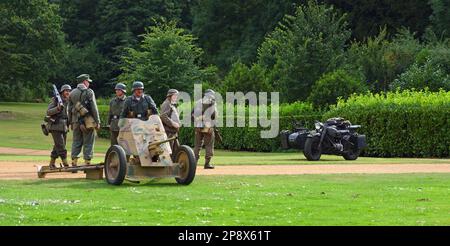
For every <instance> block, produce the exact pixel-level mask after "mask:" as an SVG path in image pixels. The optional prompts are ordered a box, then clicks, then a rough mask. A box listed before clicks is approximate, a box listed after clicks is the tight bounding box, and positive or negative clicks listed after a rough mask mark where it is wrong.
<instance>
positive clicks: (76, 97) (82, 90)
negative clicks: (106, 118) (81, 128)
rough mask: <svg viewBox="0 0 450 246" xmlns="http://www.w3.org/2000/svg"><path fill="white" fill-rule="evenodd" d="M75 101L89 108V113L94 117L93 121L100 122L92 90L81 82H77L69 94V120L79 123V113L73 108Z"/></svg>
mask: <svg viewBox="0 0 450 246" xmlns="http://www.w3.org/2000/svg"><path fill="white" fill-rule="evenodd" d="M77 102H81V103H82V104H83V105H84V106H87V105H88V106H87V107H86V109H87V110H89V114H90V115H91V116H92V117H93V118H94V120H95V122H97V123H98V124H100V116H99V114H98V108H97V102H96V101H95V94H94V91H93V90H91V89H88V88H86V86H84V85H83V84H79V85H78V86H77V88H75V89H74V90H72V92H71V93H70V96H69V122H70V123H71V124H73V123H79V118H80V115H79V113H78V112H77V110H76V109H75V105H76V103H77Z"/></svg>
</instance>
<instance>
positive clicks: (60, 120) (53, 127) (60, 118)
mask: <svg viewBox="0 0 450 246" xmlns="http://www.w3.org/2000/svg"><path fill="white" fill-rule="evenodd" d="M62 100H63V105H64V107H61V110H58V100H57V99H56V98H54V97H53V98H52V101H51V102H50V104H49V105H48V109H47V115H48V116H50V117H52V119H53V120H54V122H50V123H49V129H48V130H49V131H60V132H67V131H68V130H69V128H68V127H67V125H68V109H67V106H68V104H69V101H68V100H64V99H62Z"/></svg>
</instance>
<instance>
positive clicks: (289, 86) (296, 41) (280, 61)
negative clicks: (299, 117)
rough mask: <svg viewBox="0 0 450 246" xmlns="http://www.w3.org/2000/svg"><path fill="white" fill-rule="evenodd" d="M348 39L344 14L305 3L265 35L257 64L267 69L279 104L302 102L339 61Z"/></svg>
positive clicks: (312, 2) (319, 5)
mask: <svg viewBox="0 0 450 246" xmlns="http://www.w3.org/2000/svg"><path fill="white" fill-rule="evenodd" d="M349 37H350V30H349V29H348V28H347V23H346V21H345V15H339V14H338V13H337V11H336V10H335V9H334V8H333V7H332V6H328V5H323V4H317V2H315V1H309V2H308V4H307V5H302V6H300V7H298V8H297V10H296V13H295V15H294V16H291V15H287V16H286V17H285V18H284V20H283V22H282V23H280V24H279V25H278V27H277V28H276V29H275V30H274V31H273V32H272V33H270V34H269V35H268V36H267V38H266V39H265V41H264V43H263V44H262V46H261V47H260V48H259V51H258V62H259V64H261V65H262V66H263V67H264V68H265V69H267V71H268V76H269V80H270V81H271V82H272V86H273V88H279V90H280V92H281V96H282V98H281V99H282V101H287V102H292V101H297V100H304V99H306V98H307V97H308V95H309V92H310V91H311V87H312V85H313V83H314V82H315V81H316V80H317V79H319V78H320V76H322V74H323V73H326V72H328V71H333V70H334V69H335V68H336V67H337V66H338V65H339V64H340V63H341V62H342V58H343V54H344V48H345V43H346V42H347V40H348V39H349Z"/></svg>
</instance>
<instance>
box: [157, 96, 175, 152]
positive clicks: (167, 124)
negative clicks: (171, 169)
mask: <svg viewBox="0 0 450 246" xmlns="http://www.w3.org/2000/svg"><path fill="white" fill-rule="evenodd" d="M177 96H178V91H177V90H175V89H170V90H169V91H168V92H167V96H166V100H165V101H164V102H163V103H162V104H161V121H162V123H163V125H164V130H165V131H166V134H167V137H168V138H172V137H176V136H177V135H178V131H179V129H180V117H179V113H178V109H177V104H176V102H177ZM179 146H180V143H179V142H178V139H175V140H172V141H170V147H171V148H172V159H174V157H175V154H176V152H177V149H178V147H179Z"/></svg>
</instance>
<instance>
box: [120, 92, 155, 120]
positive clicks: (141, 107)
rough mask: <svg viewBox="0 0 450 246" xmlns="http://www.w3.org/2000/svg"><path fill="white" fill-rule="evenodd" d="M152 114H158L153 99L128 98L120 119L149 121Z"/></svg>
mask: <svg viewBox="0 0 450 246" xmlns="http://www.w3.org/2000/svg"><path fill="white" fill-rule="evenodd" d="M150 114H158V109H157V108H156V104H155V102H154V101H153V99H152V98H151V97H150V96H148V95H143V96H142V97H141V98H140V99H139V100H138V99H137V98H136V97H135V96H134V95H132V96H130V97H127V99H126V100H125V104H124V106H123V111H122V113H121V114H120V118H138V119H141V120H148V117H149V116H150Z"/></svg>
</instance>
